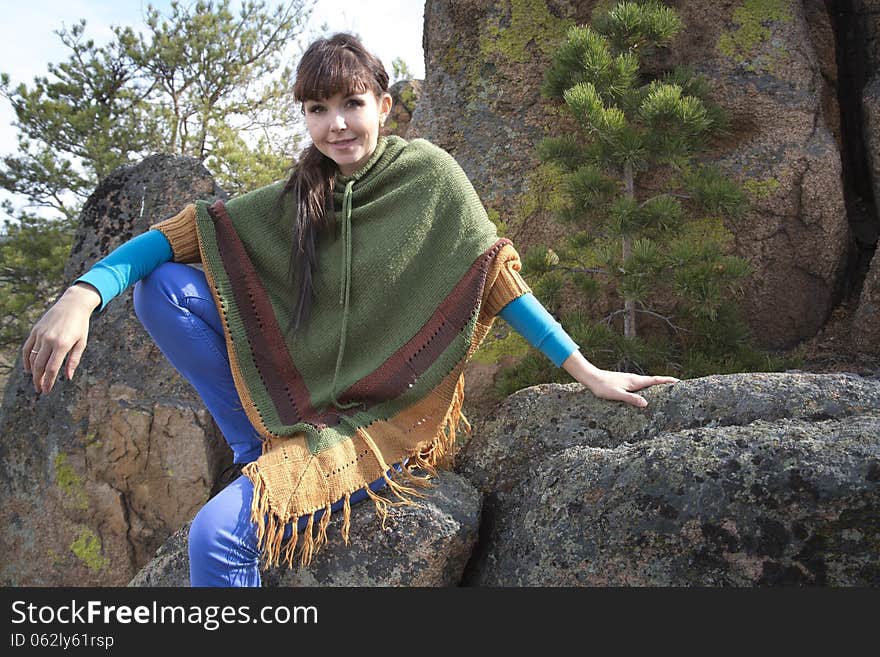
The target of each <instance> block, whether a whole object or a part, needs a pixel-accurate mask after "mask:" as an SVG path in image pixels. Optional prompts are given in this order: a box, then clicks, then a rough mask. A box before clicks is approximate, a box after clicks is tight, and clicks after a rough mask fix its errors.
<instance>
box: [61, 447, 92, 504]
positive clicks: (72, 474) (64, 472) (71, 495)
mask: <svg viewBox="0 0 880 657" xmlns="http://www.w3.org/2000/svg"><path fill="white" fill-rule="evenodd" d="M55 483H56V485H57V486H58V488H60V489H61V491H62V493H64V496H65V498H67V499H68V500H69V501H70V502H72V503H73V505H74V506H75V507H76V508H77V509H87V508H88V506H89V501H88V497H87V496H86V491H85V487H84V486H83V482H82V479H80V478H79V475H77V473H76V470H74V469H73V466H71V465H70V463H68V461H67V454H65V453H63V452H61V453H59V454H57V455H56V456H55Z"/></svg>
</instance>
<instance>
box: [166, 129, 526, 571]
mask: <svg viewBox="0 0 880 657" xmlns="http://www.w3.org/2000/svg"><path fill="white" fill-rule="evenodd" d="M282 186H283V183H276V184H273V185H269V186H267V187H264V188H261V189H258V190H256V191H254V192H251V193H248V194H245V195H243V196H241V197H238V198H235V199H233V200H231V201H229V202H228V203H225V204H224V203H222V202H220V201H217V202H215V203H213V204H211V203H207V202H204V201H198V202H197V203H196V204H195V212H194V213H189V218H190V220H191V219H192V218H194V219H195V227H196V233H197V240H198V250H199V260H200V261H201V262H202V264H203V265H204V269H205V273H206V276H207V279H208V281H209V283H210V284H211V286H212V289H213V293H214V296H215V301H216V303H217V305H218V308H219V309H220V311H221V316H222V318H223V322H224V329H225V333H226V339H227V346H228V348H229V356H230V362H231V365H232V371H233V378H234V380H235V382H236V387H237V389H238V391H239V394H240V396H241V399H242V403H243V405H244V407H245V410H246V411H247V413H248V417H249V418H250V419H251V421H252V422H253V424H254V426H255V427H256V428H257V430H258V431H259V433H260V434H261V435H262V436H263V437H264V439H265V440H264V445H263V455H262V456H261V457H260V458H259V459H258V460H257V461H255V462H253V463H251V464H249V465H247V466H246V467H245V468H244V470H243V472H244V474H246V475H247V476H248V477H249V478H250V479H251V480H252V481H253V483H254V502H253V507H252V517H253V520H254V521H255V522H256V523H257V526H258V540H259V543H260V545H262V547H263V551H264V555H265V557H266V564H267V565H269V564H277V563H279V562H280V561H282V560H283V561H286V562H287V563H290V564H292V562H293V556H294V550H295V548H296V545H297V541H298V540H300V539H298V537H297V535H296V533H294V535H293V538H292V539H291V540H290V541H289V542H288V543H287V545H286V546H285V547H282V546H281V542H282V537H283V533H284V525H285V524H286V523H288V522H297V521H298V519H299V518H300V517H301V516H304V515H308V516H309V525H308V529H307V530H306V532H305V533H304V535H303V537H302V539H301V540H300V543H301V545H300V557H301V562H302V563H308V562H309V561H310V560H311V558H312V555H313V554H314V551H315V550H317V549H318V548H319V547H320V546H321V545H322V544H323V543H324V542H325V541H326V528H327V525H328V523H329V521H330V515H331V514H330V505H331V504H332V503H333V502H335V501H337V500H340V499H344V500H345V505H344V512H343V516H344V520H343V526H342V535H343V537H344V539H345V540H346V542H347V541H348V529H349V514H350V507H349V504H348V501H349V496H350V495H351V494H352V493H353V492H355V491H356V490H358V489H361V488H364V489H366V491H367V492H368V494H369V495H370V497H371V498H372V499H373V501H374V502H375V503H376V505H377V509H378V511H379V512H380V515H382V517H383V519H384V517H385V515H386V514H387V506H388V505H389V503H390V501H389V499H387V498H385V497H380V496H377V495H375V494H374V493H373V492H372V491H371V490H370V489H369V487H368V484H369V483H370V482H372V481H374V480H375V479H377V478H379V477H382V476H383V474H384V476H385V477H386V479H388V483H389V488H390V491H391V493H392V494H393V495H394V496H396V498H397V499H399V501H400V502H401V503H413V501H412V497H414V496H416V497H419V496H421V493H420V491H419V488H422V487H424V486H425V485H427V479H426V478H425V477H422V476H417V474H416V473H415V472H413V471H412V469H414V468H416V467H420V468H423V469H425V470H426V471H427V472H428V473H429V474H428V478H429V477H430V475H431V474H435V471H434V467H435V466H437V465H440V464H443V462H444V460H445V458H444V457H447V456H449V455H450V454H451V453H452V450H453V449H454V443H455V431H456V428H457V426H458V424H459V422H463V423H464V424H465V425H466V428H467V429H468V430H469V428H470V427H469V425H468V424H467V420H466V419H465V418H464V417H463V415H462V414H461V404H462V401H463V395H464V379H463V368H464V365H465V363H466V362H467V360H468V358H469V357H470V356H471V355H472V354H473V352H474V351H475V350H476V348H477V347H478V346H479V344H480V342H481V341H482V340H483V338H484V337H485V335H486V333H487V332H488V330H489V328H490V326H491V324H492V321H493V320H494V316H495V314H496V313H497V312H498V311H499V310H500V309H501V308H502V307H503V306H504V305H506V303H508V302H509V301H511V300H513V299H515V298H516V297H518V296H519V295H521V294H525V293H526V292H528V291H530V290H529V288H528V286H527V285H526V284H525V283H524V282H523V281H522V279H521V278H520V277H519V275H518V273H517V272H518V271H519V269H520V261H519V256H518V255H517V253H516V251H515V250H514V248H513V246H512V244H511V243H510V241H509V240H506V239H503V238H502V239H499V237H498V235H497V233H496V230H495V226H494V225H493V224H492V222H491V221H489V219H488V217H487V215H486V212H485V210H484V208H483V206H482V204H481V203H480V200H479V198H478V196H477V194H476V192H475V191H474V189H473V187H472V186H471V184H470V182H469V181H468V179H467V177H466V175H465V174H464V172H463V171H462V169H461V168H460V167H459V166H458V164H457V163H456V162H455V160H454V159H453V158H452V157H451V156H450V155H449V154H448V153H446V152H445V151H443V150H442V149H440V148H438V147H436V146H434V145H433V144H431V143H430V142H428V141H425V140H423V139H415V140H413V141H410V142H407V141H406V140H404V139H401V138H399V137H395V136H389V137H382V138H380V139H379V142H378V144H377V147H376V150H375V151H374V153H373V155H372V156H371V157H370V159H369V161H368V162H367V163H366V164H365V165H364V166H362V167H361V168H360V169H359V170H358V171H357V172H355V173H354V174H353V175H351V176H342V175H337V177H336V181H335V189H334V207H335V210H336V213H335V230H334V231H332V232H331V233H330V234H324V235H321V236H320V237H319V239H318V242H317V255H318V264H317V268H316V271H315V272H314V277H313V285H314V293H315V294H314V297H313V301H312V309H311V315H310V318H309V321H308V323H307V324H306V325H304V326H300V328H299V330H298V331H297V333H296V334H294V335H293V337H291V336H290V332H289V331H287V330H286V329H287V328H288V327H289V326H290V325H291V322H292V320H293V313H294V310H295V307H296V293H297V290H298V289H299V287H298V286H299V280H295V284H294V286H293V288H291V286H290V284H289V279H288V261H289V254H290V253H291V250H292V249H293V248H294V246H293V244H292V237H291V220H292V219H291V206H289V205H288V206H287V207H280V206H279V205H278V204H277V203H276V201H277V199H278V195H279V192H280V189H281V187H282ZM184 214H185V213H181V215H178V217H175V218H172V219H170V220H168V222H163V224H165V225H163V224H159V225H157V226H156V227H157V228H159V229H163V228H166V230H165V231H164V232H165V234H166V235H167V236H168V237H169V241H171V243H172V248H173V250H174V251H175V259H178V256H179V255H180V254H179V251H182V250H185V249H184V247H182V246H180V245H181V244H182V243H183V242H184V241H185V240H182V239H180V238H179V231H178V228H175V225H174V222H175V221H177V225H178V227H179V225H180V224H181V222H183V221H184V219H181V217H182V215H184ZM193 215H194V217H193ZM175 236H177V238H178V246H177V247H176V246H175ZM407 458H408V459H409V461H408V463H407V467H405V468H404V469H403V471H402V472H401V473H399V474H395V475H394V476H393V478H392V477H389V475H388V474H387V471H388V470H389V466H390V464H393V463H398V462H400V461H402V460H404V459H407ZM320 509H324V510H325V511H324V514H323V515H322V516H321V518H320V521H319V522H318V523H316V522H314V515H313V514H314V512H315V511H318V510H320ZM314 525H317V527H315V526H314Z"/></svg>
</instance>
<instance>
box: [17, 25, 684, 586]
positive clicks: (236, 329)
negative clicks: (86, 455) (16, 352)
mask: <svg viewBox="0 0 880 657" xmlns="http://www.w3.org/2000/svg"><path fill="white" fill-rule="evenodd" d="M387 90H388V74H387V73H386V72H385V69H384V67H383V66H382V63H381V61H379V60H378V59H377V58H376V57H375V56H373V55H372V54H370V53H369V52H367V51H366V50H365V49H364V48H363V46H362V45H361V43H360V42H359V41H358V40H357V39H356V38H354V37H352V36H351V35H347V34H337V35H334V36H333V37H331V38H329V39H321V40H318V41H316V42H315V43H313V44H312V45H311V46H310V47H309V48H308V50H307V51H306V53H305V54H304V55H303V58H302V60H301V62H300V64H299V66H298V68H297V81H296V85H295V89H294V93H295V96H296V99H297V101H298V102H300V103H301V106H302V111H303V113H304V115H305V121H306V125H307V127H308V131H309V135H310V136H311V139H312V145H311V146H309V147H308V148H307V149H306V150H305V152H304V153H303V155H302V156H301V158H300V160H299V162H298V163H297V166H296V167H295V169H294V172H293V174H292V175H291V177H290V179H289V180H288V181H286V182H280V183H276V184H274V185H269V186H267V187H264V188H261V189H258V190H255V191H254V192H251V193H249V194H245V195H243V196H241V197H239V198H236V199H233V200H231V201H229V202H228V203H222V202H219V201H218V202H215V203H213V204H208V203H206V202H204V201H198V202H196V203H194V204H192V205H188V206H187V207H186V208H185V209H184V210H183V211H182V212H181V213H179V214H178V215H176V216H174V217H171V218H170V219H166V220H165V221H162V222H160V223H158V224H155V225H153V226H151V230H149V231H147V232H146V233H144V234H143V235H140V236H138V237H136V238H134V239H133V240H131V241H129V242H127V243H126V244H124V245H122V246H121V247H119V248H118V249H117V250H116V251H114V252H113V253H112V254H110V255H109V256H108V257H107V258H105V259H104V260H102V261H101V262H99V263H98V264H96V265H95V266H94V267H93V268H92V269H91V270H89V272H87V273H86V274H85V275H84V276H82V277H81V278H79V279H77V281H75V283H74V284H73V285H72V286H71V287H70V288H69V289H68V290H67V291H66V292H65V293H64V295H62V297H61V298H60V299H59V300H58V302H57V303H56V304H55V305H54V306H53V307H52V308H50V309H49V311H48V312H47V313H46V314H45V315H44V316H43V318H42V319H40V321H39V322H37V324H36V325H35V326H34V328H33V329H32V330H31V333H30V335H29V337H28V339H27V341H26V342H25V344H24V346H23V353H22V356H23V362H24V364H25V369H26V370H27V371H30V372H32V375H33V381H34V387H35V389H36V390H37V391H38V392H44V393H45V392H49V391H50V390H51V389H52V386H53V385H54V381H55V379H56V377H57V375H58V372H59V371H60V370H61V366H62V364H63V363H64V359H65V357H67V364H66V368H65V373H66V375H67V377H68V378H71V377H72V376H73V373H74V371H75V370H76V367H77V365H78V364H79V361H80V358H81V356H82V353H83V350H84V349H85V346H86V340H87V336H88V327H89V317H90V315H91V313H92V312H93V311H94V310H96V309H100V310H103V308H104V307H105V306H106V304H107V303H108V302H109V300H110V299H111V298H113V297H114V296H116V295H117V294H119V293H120V292H122V291H123V290H124V289H125V288H126V287H127V286H128V285H130V284H131V283H134V282H136V281H139V282H137V283H136V286H135V289H134V304H135V311H136V313H137V315H138V317H139V318H140V320H141V321H142V323H143V324H144V326H145V328H146V329H147V331H148V332H149V333H150V335H151V336H152V337H153V339H154V340H155V341H156V343H157V345H158V346H159V348H160V349H161V350H162V351H163V353H164V354H165V355H166V356H167V358H168V359H169V361H170V362H171V363H172V364H173V365H174V366H175V367H176V368H177V369H178V371H180V373H181V374H182V375H183V376H184V377H186V378H187V380H189V381H190V382H191V383H192V385H193V386H194V387H195V388H196V390H197V391H198V392H199V394H200V396H201V397H202V399H203V401H204V402H205V405H206V407H207V408H208V410H209V411H210V412H211V414H212V416H213V417H214V419H215V420H216V422H217V424H218V426H219V427H220V429H221V431H222V432H223V435H224V436H225V437H226V439H227V441H228V442H229V445H230V447H231V448H232V451H233V454H234V460H235V463H237V464H241V465H242V466H243V468H242V476H240V477H238V479H237V480H236V481H235V482H233V483H232V484H230V485H229V486H228V487H226V488H225V489H224V490H223V491H221V492H220V493H219V494H217V495H216V496H215V497H213V498H212V499H211V500H210V501H209V502H208V503H207V504H206V505H205V507H204V508H203V509H202V510H201V511H200V512H199V513H198V514H197V516H196V518H195V520H194V521H193V524H192V528H191V530H190V536H189V555H190V575H191V583H192V585H193V586H229V585H233V586H259V585H260V574H259V562H260V556H261V554H262V555H263V556H264V557H265V563H266V564H267V565H269V564H279V563H281V562H285V563H287V564H292V563H293V558H294V551H295V550H296V548H297V546H298V547H299V557H300V561H301V562H302V563H304V564H305V563H308V562H309V561H310V560H311V558H312V556H313V554H314V552H315V551H316V550H317V549H319V548H320V547H321V545H322V544H323V543H324V542H325V541H326V540H327V535H326V529H327V526H328V523H329V520H330V518H331V515H332V514H334V513H337V512H339V511H341V512H342V514H343V524H342V528H341V533H342V536H343V539H344V540H345V541H346V542H348V531H349V517H350V516H349V514H350V509H351V505H352V504H356V503H357V502H358V501H360V500H363V499H366V498H367V497H369V498H371V499H372V500H373V502H374V503H375V505H376V508H377V511H378V512H379V513H380V516H382V517H383V519H384V517H385V515H387V508H388V506H390V505H393V504H412V503H413V501H412V498H413V497H421V496H423V495H422V493H421V491H420V490H419V489H420V488H424V487H425V486H427V485H428V482H427V479H428V478H430V476H431V475H432V474H435V470H434V468H435V466H437V465H439V464H442V463H444V457H446V456H448V455H449V454H450V453H451V450H452V448H453V447H454V444H455V435H456V429H457V428H458V426H459V423H460V422H463V423H464V425H465V427H466V429H467V430H468V431H469V430H470V426H469V425H468V423H467V420H466V419H465V418H464V416H463V415H462V414H461V404H462V401H463V392H464V388H463V385H464V378H463V374H462V372H463V369H464V365H465V363H466V362H467V360H468V358H469V357H470V356H471V354H472V353H473V352H474V351H475V350H476V348H477V347H478V346H479V344H480V343H481V341H482V340H483V338H484V337H485V335H486V333H487V332H488V330H489V328H490V326H491V324H492V322H493V321H494V317H495V316H496V315H500V316H501V317H502V318H504V319H505V320H506V321H508V322H509V323H510V324H511V326H513V327H514V328H515V329H516V330H518V331H519V332H520V333H522V334H523V335H524V336H525V337H526V339H527V340H529V342H530V343H531V344H533V345H534V346H536V347H537V348H539V349H541V350H542V351H543V352H544V353H545V354H546V355H547V356H548V358H550V359H551V360H552V361H553V362H554V364H556V365H557V366H562V367H564V368H565V370H566V371H567V372H568V373H569V374H571V376H572V377H574V378H575V379H576V380H577V381H579V382H580V383H582V384H583V385H585V386H587V387H588V388H589V389H590V390H591V391H592V392H593V394H595V395H597V396H598V397H601V398H603V399H610V400H621V401H624V402H626V403H630V404H633V405H635V406H640V407H644V406H645V405H647V402H646V401H645V399H644V398H643V397H641V396H639V395H637V394H634V393H633V392H631V391H634V390H640V389H642V388H645V387H648V386H651V385H655V384H660V383H673V382H675V381H677V380H678V379H675V378H673V377H659V376H639V375H635V374H627V373H621V372H609V371H604V370H600V369H598V368H596V367H595V366H593V365H591V364H590V363H589V362H588V361H587V360H586V359H584V357H583V356H582V355H581V354H580V352H579V351H578V349H577V345H576V344H575V343H574V342H573V341H572V340H571V338H570V337H568V336H567V335H566V334H565V332H564V331H563V330H562V327H561V326H560V325H559V323H558V322H556V321H555V320H553V318H552V317H551V316H550V315H549V314H548V313H547V311H546V310H544V309H543V307H541V305H540V304H539V303H538V302H537V300H536V299H535V298H534V296H533V295H532V294H531V290H530V289H529V288H528V286H527V285H526V283H525V282H524V281H523V279H522V278H521V277H520V276H519V273H518V272H519V270H520V260H519V256H518V254H517V252H516V251H515V249H514V248H513V245H512V244H511V243H510V241H509V240H507V239H499V238H498V236H497V234H496V232H495V228H494V226H493V225H492V223H491V222H490V221H489V220H488V217H487V216H486V213H485V210H484V209H483V207H482V205H481V204H480V202H479V199H478V197H477V195H476V193H475V192H474V190H473V187H472V186H471V185H470V183H469V181H468V180H467V178H466V176H465V175H464V172H463V171H462V170H461V168H460V167H459V166H458V165H457V163H456V162H455V160H453V159H452V157H451V156H449V155H448V154H447V153H445V152H444V151H442V150H441V149H439V148H437V147H436V146H434V145H432V144H430V143H429V142H427V141H425V140H421V139H416V140H412V141H410V142H407V141H406V140H403V139H401V138H399V137H395V136H389V137H380V136H379V133H380V128H381V126H382V124H383V123H384V121H385V119H386V117H387V116H388V113H389V112H390V110H391V96H390V95H389V94H388V93H387ZM170 260H173V262H168V261H170ZM195 262H200V263H201V264H202V265H203V267H204V274H203V273H202V272H200V271H199V270H197V269H195V268H193V267H188V266H186V264H185V263H195ZM291 291H293V293H291ZM331 373H332V374H331ZM417 468H419V469H421V470H422V471H427V473H428V474H427V476H420V475H419V474H418V472H419V470H417ZM385 487H387V488H388V489H389V493H390V495H386V496H378V495H377V494H376V492H375V491H377V490H379V489H381V488H385ZM294 525H296V526H297V531H296V532H294V531H293V526H294Z"/></svg>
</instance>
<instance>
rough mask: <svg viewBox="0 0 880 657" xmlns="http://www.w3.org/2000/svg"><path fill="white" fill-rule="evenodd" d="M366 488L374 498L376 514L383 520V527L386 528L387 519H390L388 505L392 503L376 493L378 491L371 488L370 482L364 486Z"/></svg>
mask: <svg viewBox="0 0 880 657" xmlns="http://www.w3.org/2000/svg"><path fill="white" fill-rule="evenodd" d="M364 490H365V491H367V495H368V496H369V498H370V499H371V500H373V504H375V505H376V515H377V516H379V520H381V521H382V529H385V528H386V527H385V521H386V520H388V507H389V506H390V505H391V502H390V501H389V500H387V499H385V498H384V497H379V496H378V495H376V493H374V492H373V490H372V489H371V488H370V486H369V484H368V485H366V486H364Z"/></svg>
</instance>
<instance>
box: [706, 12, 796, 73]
mask: <svg viewBox="0 0 880 657" xmlns="http://www.w3.org/2000/svg"><path fill="white" fill-rule="evenodd" d="M788 5H789V2H788V0H744V2H743V3H742V4H741V5H740V6H738V7H737V8H736V9H734V10H733V21H734V22H735V23H737V24H738V25H739V27H738V28H737V29H735V30H731V31H729V32H724V33H723V34H722V35H721V36H720V37H719V39H718V51H719V52H721V53H722V54H723V55H726V56H728V57H731V58H732V59H733V60H734V61H736V62H737V63H738V64H745V67H746V68H747V69H748V70H750V71H754V72H759V71H760V70H762V69H765V68H766V69H772V67H773V66H774V64H775V63H776V62H779V61H781V60H782V59H784V58H786V57H788V56H789V53H788V51H787V50H786V49H785V48H783V47H781V46H776V47H774V48H773V49H772V50H771V54H770V56H769V57H768V56H764V57H762V56H760V54H759V53H758V51H759V48H760V47H761V46H762V45H764V44H766V43H768V42H769V41H770V37H771V36H772V31H771V26H772V23H774V22H785V23H788V22H791V20H792V14H791V10H790V9H789V6H788Z"/></svg>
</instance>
